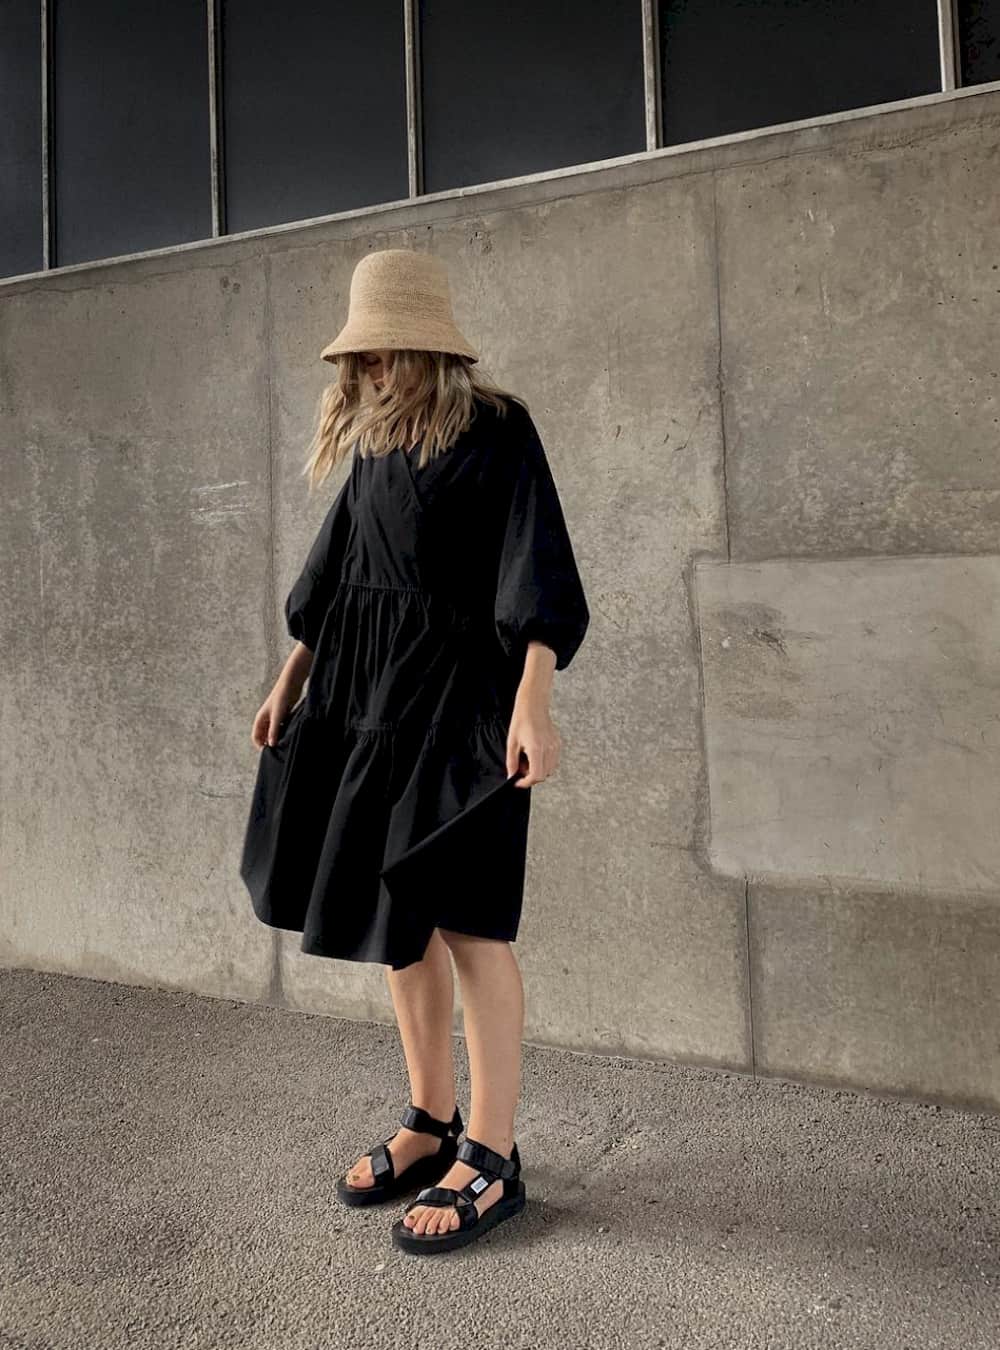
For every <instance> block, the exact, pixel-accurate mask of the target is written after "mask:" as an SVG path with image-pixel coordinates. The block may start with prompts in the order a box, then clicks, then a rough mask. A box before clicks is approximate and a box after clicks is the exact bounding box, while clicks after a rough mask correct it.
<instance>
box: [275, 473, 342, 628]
mask: <svg viewBox="0 0 1000 1350" xmlns="http://www.w3.org/2000/svg"><path fill="white" fill-rule="evenodd" d="M356 462H357V461H356V458H355V461H354V463H352V466H351V472H350V474H349V475H348V476H347V478H346V479H345V480H344V482H343V484H342V485H341V488H340V491H339V492H338V493H337V495H336V497H335V498H334V500H333V503H332V505H331V506H330V509H329V510H328V511H327V513H326V516H325V518H324V520H323V523H322V524H321V525H320V527H319V531H318V533H317V535H316V538H315V540H314V541H313V545H312V547H311V548H310V550H309V553H308V556H307V557H306V560H305V563H304V565H303V567H302V571H301V572H300V573H299V576H298V578H297V579H296V581H295V583H294V585H293V586H292V588H291V590H290V591H289V592H288V595H287V597H286V599H285V625H286V627H287V629H288V633H289V636H290V637H293V638H295V640H296V641H297V642H301V643H303V644H304V645H305V646H306V647H308V648H309V650H310V651H312V652H314V651H315V650H316V646H317V644H318V642H319V635H320V630H321V629H322V627H323V622H324V620H325V618H326V614H327V610H328V608H329V604H330V600H331V598H332V596H333V592H334V589H335V588H336V584H337V581H338V579H339V577H340V570H341V567H340V565H341V561H342V559H343V555H344V551H345V549H346V547H347V542H348V539H349V537H350V531H351V509H352V504H353V489H354V466H355V464H356Z"/></svg>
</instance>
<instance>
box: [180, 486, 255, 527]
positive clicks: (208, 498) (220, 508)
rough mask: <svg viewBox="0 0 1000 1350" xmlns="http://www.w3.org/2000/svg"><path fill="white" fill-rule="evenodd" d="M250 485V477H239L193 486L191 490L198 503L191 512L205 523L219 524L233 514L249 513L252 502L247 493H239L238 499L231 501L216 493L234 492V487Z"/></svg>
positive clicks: (200, 521) (243, 514)
mask: <svg viewBox="0 0 1000 1350" xmlns="http://www.w3.org/2000/svg"><path fill="white" fill-rule="evenodd" d="M248 486H249V480H248V479H246V478H237V479H234V480H233V482H231V483H203V484H201V485H200V486H199V487H195V488H192V489H191V491H192V492H193V493H194V494H195V498H196V504H195V506H194V509H193V510H192V512H191V514H192V516H193V518H194V519H195V520H197V521H198V522H199V523H201V524H204V525H217V524H219V523H220V522H221V521H224V520H229V519H231V518H232V517H233V516H245V515H247V514H248V513H249V510H250V503H249V501H248V500H247V498H246V495H245V494H242V493H238V494H237V496H236V499H235V500H234V501H229V502H227V501H225V500H223V499H222V498H220V497H219V496H217V495H216V494H217V493H225V492H232V491H233V490H234V489H239V488H245V487H248Z"/></svg>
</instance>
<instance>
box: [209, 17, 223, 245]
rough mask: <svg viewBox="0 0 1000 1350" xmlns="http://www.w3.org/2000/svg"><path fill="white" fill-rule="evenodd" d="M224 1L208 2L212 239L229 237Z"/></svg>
mask: <svg viewBox="0 0 1000 1350" xmlns="http://www.w3.org/2000/svg"><path fill="white" fill-rule="evenodd" d="M220 9H221V0H206V11H207V14H206V17H207V20H208V33H207V39H208V156H209V164H210V165H211V175H212V184H211V192H212V237H213V238H218V236H219V235H220V234H225V233H226V198H225V191H224V183H225V177H224V175H225V160H224V150H223V140H222V18H221V13H220Z"/></svg>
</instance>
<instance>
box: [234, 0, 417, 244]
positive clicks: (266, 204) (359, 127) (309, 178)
mask: <svg viewBox="0 0 1000 1350" xmlns="http://www.w3.org/2000/svg"><path fill="white" fill-rule="evenodd" d="M222 51H223V56H222V77H223V91H224V92H223V102H224V121H223V126H224V144H225V182H226V229H227V231H229V232H230V233H232V232H234V231H238V230H252V229H260V228H263V227H265V226H267V225H279V224H285V223H287V222H290V221H294V220H307V219H309V218H311V217H313V216H326V215H330V214H331V213H333V212H335V211H347V210H351V209H352V208H354V207H359V206H368V205H372V204H374V203H376V202H387V201H395V200H397V199H398V198H400V197H406V196H407V195H408V192H409V186H408V177H407V168H406V73H405V62H404V35H403V7H402V4H401V3H400V0H363V3H359V4H355V5H331V4H298V5H295V6H293V7H292V8H291V9H289V7H288V6H287V5H280V4H278V3H276V0H239V3H232V4H228V3H227V4H225V5H224V6H223V19H222Z"/></svg>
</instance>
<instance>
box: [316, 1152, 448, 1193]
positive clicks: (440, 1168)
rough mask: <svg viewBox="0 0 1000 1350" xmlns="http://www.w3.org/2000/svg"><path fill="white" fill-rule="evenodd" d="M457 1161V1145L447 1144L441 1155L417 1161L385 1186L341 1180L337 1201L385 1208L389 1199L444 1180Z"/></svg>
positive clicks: (434, 1154)
mask: <svg viewBox="0 0 1000 1350" xmlns="http://www.w3.org/2000/svg"><path fill="white" fill-rule="evenodd" d="M454 1161H455V1146H454V1143H452V1146H451V1147H449V1146H448V1145H447V1144H445V1145H444V1146H443V1147H442V1148H441V1149H440V1150H439V1152H437V1153H429V1154H428V1155H427V1157H425V1158H418V1159H417V1160H416V1162H413V1163H411V1164H410V1166H409V1167H406V1168H404V1169H403V1171H402V1172H400V1174H399V1176H398V1177H393V1178H392V1180H391V1181H388V1182H383V1184H382V1185H377V1184H376V1185H372V1186H352V1185H351V1183H350V1182H349V1181H346V1180H345V1179H344V1177H341V1178H340V1180H339V1181H338V1182H337V1198H338V1199H339V1200H340V1202H341V1203H342V1204H345V1205H350V1206H352V1207H353V1206H358V1205H384V1204H385V1203H386V1202H387V1201H389V1200H395V1199H397V1198H398V1197H399V1196H400V1195H405V1194H406V1193H407V1192H408V1191H412V1190H416V1189H417V1188H418V1187H420V1186H426V1185H427V1184H428V1183H429V1182H434V1181H436V1180H438V1179H439V1178H440V1177H443V1176H444V1174H445V1172H447V1170H448V1168H449V1167H450V1166H451V1165H452V1163H453V1162H454Z"/></svg>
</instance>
